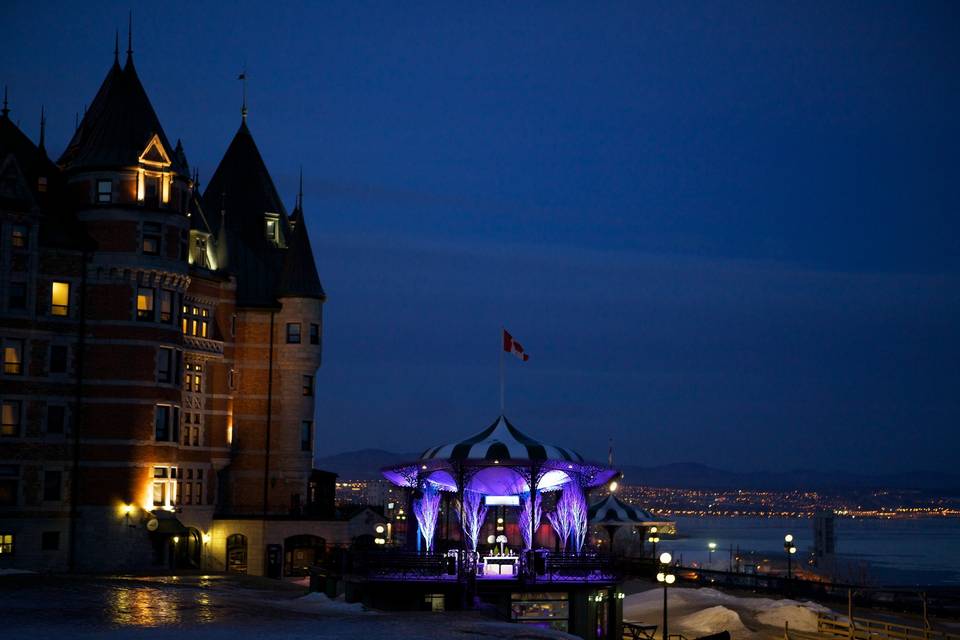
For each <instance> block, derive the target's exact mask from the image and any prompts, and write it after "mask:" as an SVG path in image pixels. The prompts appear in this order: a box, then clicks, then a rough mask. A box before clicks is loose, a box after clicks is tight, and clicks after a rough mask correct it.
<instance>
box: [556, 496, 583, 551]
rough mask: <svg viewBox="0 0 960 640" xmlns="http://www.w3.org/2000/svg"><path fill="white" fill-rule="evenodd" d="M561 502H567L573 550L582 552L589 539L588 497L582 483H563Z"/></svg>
mask: <svg viewBox="0 0 960 640" xmlns="http://www.w3.org/2000/svg"><path fill="white" fill-rule="evenodd" d="M560 502H565V503H566V507H565V508H566V509H567V519H568V521H569V523H570V538H571V542H572V545H573V550H574V551H576V552H577V553H580V551H581V550H582V549H583V543H584V541H586V539H587V498H586V496H584V495H583V489H581V488H580V484H579V483H578V482H576V481H571V482H568V483H566V484H565V485H563V495H562V496H560Z"/></svg>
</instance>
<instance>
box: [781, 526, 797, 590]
mask: <svg viewBox="0 0 960 640" xmlns="http://www.w3.org/2000/svg"><path fill="white" fill-rule="evenodd" d="M783 550H784V552H785V553H786V554H787V580H789V579H790V578H791V577H792V576H791V573H792V572H791V569H792V566H791V564H792V561H793V554H795V553H796V552H797V547H796V546H794V544H793V534H792V533H788V534H787V535H785V536H783Z"/></svg>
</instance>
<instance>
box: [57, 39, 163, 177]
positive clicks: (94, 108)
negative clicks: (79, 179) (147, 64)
mask: <svg viewBox="0 0 960 640" xmlns="http://www.w3.org/2000/svg"><path fill="white" fill-rule="evenodd" d="M154 136H157V137H158V139H159V142H160V145H161V146H162V147H163V149H164V150H165V151H166V153H167V154H171V153H173V147H171V146H170V142H169V141H168V140H167V136H166V134H165V133H164V132H163V127H161V126H160V120H159V119H158V118H157V114H156V112H155V111H154V110H153V105H152V104H150V99H149V98H148V97H147V92H146V91H145V90H144V88H143V85H142V84H141V83H140V78H139V77H138V76H137V71H136V69H135V68H134V66H133V58H132V57H129V56H128V57H127V63H126V65H125V66H124V67H123V68H122V69H121V68H120V63H119V62H118V61H117V60H116V59H114V62H113V66H111V67H110V71H108V72H107V77H106V78H104V80H103V84H101V85H100V90H99V91H97V95H96V96H95V97H94V99H93V102H91V103H90V107H89V108H88V109H87V112H86V113H85V114H84V116H83V120H82V121H81V122H80V126H79V127H78V128H77V131H76V132H75V133H74V134H73V138H72V139H71V140H70V143H69V144H68V145H67V149H66V151H64V152H63V155H62V156H60V159H59V160H58V161H57V164H59V165H60V166H61V167H62V168H63V169H64V170H67V171H71V170H77V169H81V168H87V167H89V168H94V167H120V166H132V165H136V164H137V163H138V162H139V158H140V154H142V153H143V152H144V150H145V149H146V148H147V145H148V144H149V143H150V141H151V139H152V138H153V137H154Z"/></svg>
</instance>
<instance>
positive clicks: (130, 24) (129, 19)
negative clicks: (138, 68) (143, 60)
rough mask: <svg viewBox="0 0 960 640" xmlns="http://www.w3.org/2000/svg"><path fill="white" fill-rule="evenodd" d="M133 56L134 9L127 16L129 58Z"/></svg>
mask: <svg viewBox="0 0 960 640" xmlns="http://www.w3.org/2000/svg"><path fill="white" fill-rule="evenodd" d="M132 57H133V9H130V14H129V16H128V17H127V60H129V59H130V58H132Z"/></svg>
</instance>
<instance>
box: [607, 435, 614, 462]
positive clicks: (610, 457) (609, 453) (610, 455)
mask: <svg viewBox="0 0 960 640" xmlns="http://www.w3.org/2000/svg"><path fill="white" fill-rule="evenodd" d="M607 466H608V467H612V466H613V438H610V448H609V449H607Z"/></svg>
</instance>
